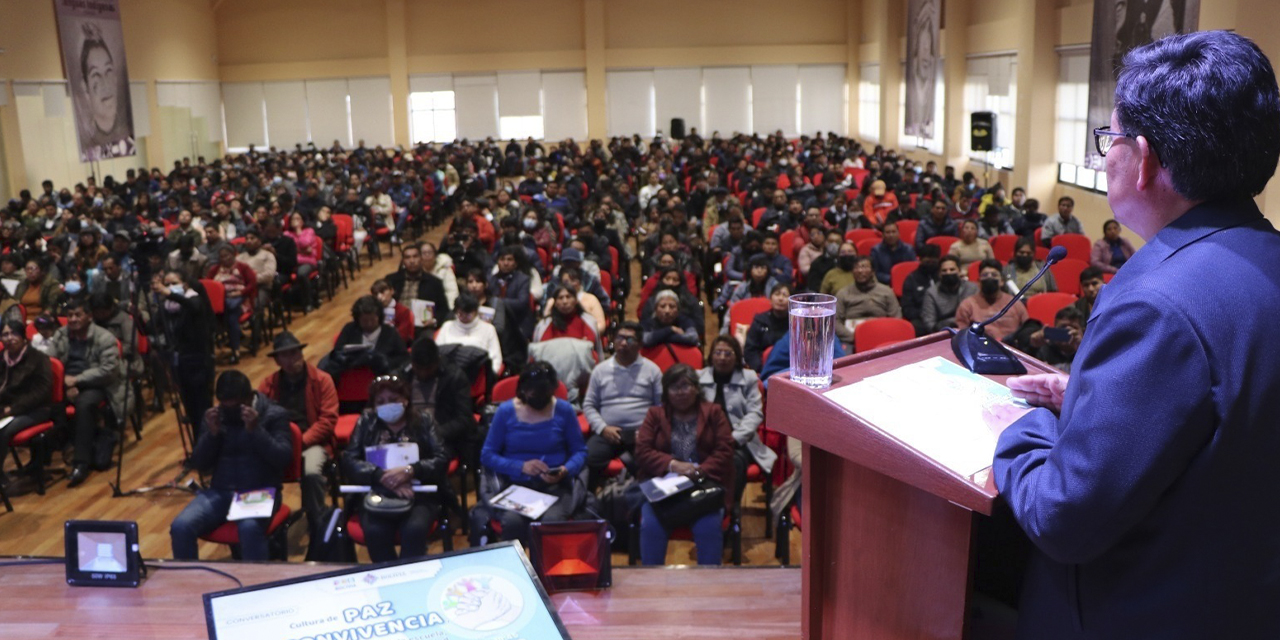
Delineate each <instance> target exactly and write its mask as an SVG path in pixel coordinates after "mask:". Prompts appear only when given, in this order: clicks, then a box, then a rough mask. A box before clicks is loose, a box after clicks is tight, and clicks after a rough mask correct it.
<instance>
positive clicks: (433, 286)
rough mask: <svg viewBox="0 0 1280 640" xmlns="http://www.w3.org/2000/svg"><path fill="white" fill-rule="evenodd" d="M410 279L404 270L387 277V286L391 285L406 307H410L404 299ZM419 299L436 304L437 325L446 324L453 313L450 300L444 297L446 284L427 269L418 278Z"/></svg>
mask: <svg viewBox="0 0 1280 640" xmlns="http://www.w3.org/2000/svg"><path fill="white" fill-rule="evenodd" d="M408 278H409V272H408V271H405V270H404V269H400V270H398V271H396V272H394V273H392V274H390V275H388V276H387V284H389V285H391V289H392V290H393V291H394V292H395V294H396V300H398V301H399V302H400V304H403V305H404V306H406V307H407V306H409V301H408V300H405V299H404V285H405V281H406V280H408ZM418 299H419V300H426V301H427V302H430V303H432V304H434V305H435V306H436V308H435V311H434V313H435V317H436V324H437V325H440V324H444V318H445V317H446V316H448V315H449V311H451V309H450V308H449V299H448V298H446V297H445V295H444V282H442V281H441V280H440V278H437V277H435V276H433V275H431V274H430V273H428V272H427V270H426V269H423V270H422V271H421V275H419V276H418Z"/></svg>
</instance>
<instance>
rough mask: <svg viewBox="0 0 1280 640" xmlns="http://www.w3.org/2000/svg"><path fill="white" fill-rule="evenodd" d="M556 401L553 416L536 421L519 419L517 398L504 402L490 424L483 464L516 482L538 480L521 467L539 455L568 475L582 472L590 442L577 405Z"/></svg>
mask: <svg viewBox="0 0 1280 640" xmlns="http://www.w3.org/2000/svg"><path fill="white" fill-rule="evenodd" d="M555 403H556V408H555V411H554V412H553V413H552V415H551V419H550V420H547V421H545V422H538V423H535V424H529V423H527V422H521V421H520V420H518V419H517V418H516V407H515V401H514V400H508V401H506V402H504V403H502V404H501V405H500V406H499V407H498V411H497V413H495V414H494V415H493V421H492V422H491V423H490V424H489V435H488V437H486V438H485V440H484V447H483V448H481V449H480V463H481V464H482V465H484V467H485V468H486V469H492V470H493V471H495V472H497V473H498V474H499V475H501V476H503V477H504V478H506V479H508V480H510V481H512V482H516V483H527V482H533V481H535V480H538V479H537V478H534V477H531V476H527V475H525V474H524V472H523V471H522V470H521V467H522V466H523V465H524V463H525V461H526V460H533V459H535V458H540V459H542V461H543V462H545V463H547V466H548V467H551V468H552V469H554V468H556V467H558V466H560V465H564V468H565V471H567V472H568V475H567V476H566V477H569V478H572V477H574V476H576V475H578V472H580V471H582V467H583V465H584V464H586V461H587V444H586V441H584V440H583V439H582V430H581V428H580V427H579V426H578V416H577V414H576V413H574V411H573V405H571V404H569V403H568V402H565V401H564V400H560V399H559V398H556V400H555Z"/></svg>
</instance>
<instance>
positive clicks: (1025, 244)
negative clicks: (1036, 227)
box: [1002, 238, 1058, 296]
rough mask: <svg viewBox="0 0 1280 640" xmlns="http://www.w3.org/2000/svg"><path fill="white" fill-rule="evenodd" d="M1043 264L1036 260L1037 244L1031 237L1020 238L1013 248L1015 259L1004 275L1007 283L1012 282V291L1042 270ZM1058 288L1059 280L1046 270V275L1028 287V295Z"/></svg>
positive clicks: (1025, 284) (1021, 286) (1025, 283)
mask: <svg viewBox="0 0 1280 640" xmlns="http://www.w3.org/2000/svg"><path fill="white" fill-rule="evenodd" d="M1042 266H1043V265H1042V264H1041V263H1040V262H1039V261H1037V260H1036V245H1035V242H1034V241H1032V239H1031V238H1018V241H1017V242H1016V243H1015V244H1014V248H1013V261H1012V262H1010V263H1009V264H1007V265H1005V267H1004V272H1003V274H1002V277H1003V278H1004V280H1005V282H1006V283H1012V285H1010V286H1011V287H1012V291H1011V293H1012V292H1017V291H1019V290H1021V289H1022V288H1023V287H1025V286H1027V283H1028V282H1030V281H1031V279H1032V278H1034V277H1035V276H1036V274H1037V273H1039V272H1040V268H1041V267H1042ZM1057 290H1058V281H1057V280H1055V279H1054V277H1053V272H1052V271H1046V272H1044V276H1043V277H1041V278H1040V279H1039V280H1037V281H1036V283H1035V284H1033V285H1031V288H1030V289H1027V295H1028V296H1033V295H1036V294H1037V293H1045V292H1049V291H1057Z"/></svg>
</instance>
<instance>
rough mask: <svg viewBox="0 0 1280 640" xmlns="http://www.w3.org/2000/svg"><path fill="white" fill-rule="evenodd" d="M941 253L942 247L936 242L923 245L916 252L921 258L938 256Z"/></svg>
mask: <svg viewBox="0 0 1280 640" xmlns="http://www.w3.org/2000/svg"><path fill="white" fill-rule="evenodd" d="M941 255H942V247H939V246H938V245H936V244H926V245H924V246H923V247H920V250H919V251H917V252H916V256H917V257H919V258H937V257H938V256H941Z"/></svg>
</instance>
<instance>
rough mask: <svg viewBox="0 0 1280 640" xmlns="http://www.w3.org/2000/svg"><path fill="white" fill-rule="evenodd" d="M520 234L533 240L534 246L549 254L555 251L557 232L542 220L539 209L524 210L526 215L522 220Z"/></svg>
mask: <svg viewBox="0 0 1280 640" xmlns="http://www.w3.org/2000/svg"><path fill="white" fill-rule="evenodd" d="M520 232H521V233H522V234H524V235H525V236H527V237H529V238H532V239H533V244H534V246H537V247H540V248H542V249H543V250H545V251H547V252H548V253H550V252H553V251H555V248H556V234H555V231H553V230H552V229H551V225H550V224H548V223H547V222H545V221H543V220H542V216H541V215H539V214H538V210H537V209H532V208H530V209H525V210H524V214H523V216H522V217H521V218H520Z"/></svg>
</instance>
